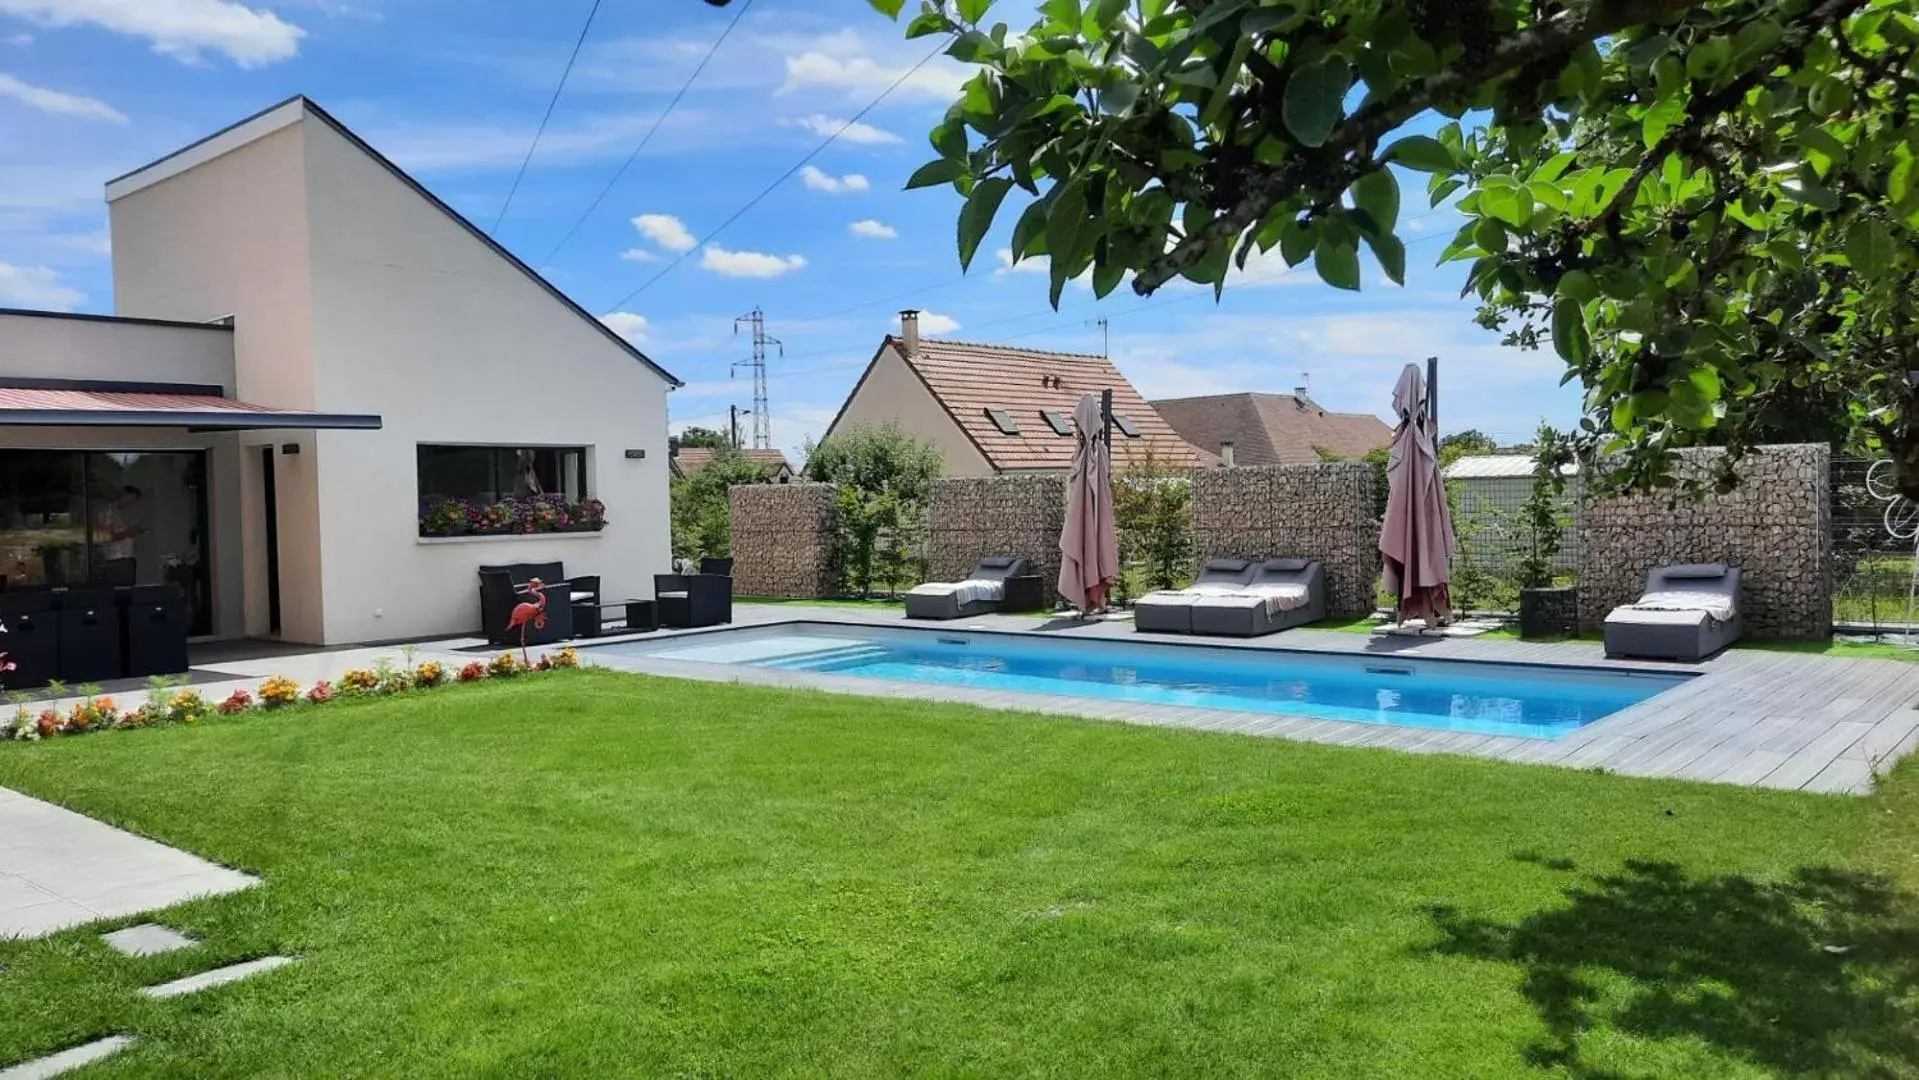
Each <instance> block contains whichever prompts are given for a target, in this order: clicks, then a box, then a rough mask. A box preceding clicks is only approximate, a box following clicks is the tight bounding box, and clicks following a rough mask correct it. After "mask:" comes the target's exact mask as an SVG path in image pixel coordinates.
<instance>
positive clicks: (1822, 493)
mask: <svg viewBox="0 0 1919 1080" xmlns="http://www.w3.org/2000/svg"><path fill="white" fill-rule="evenodd" d="M1722 453H1723V451H1720V450H1714V449H1697V450H1685V451H1681V454H1680V456H1681V460H1680V463H1679V465H1678V466H1677V467H1676V468H1675V469H1674V473H1675V475H1676V476H1678V477H1681V478H1687V477H1699V478H1704V477H1706V476H1707V475H1709V473H1710V470H1711V468H1712V464H1713V461H1714V460H1715V458H1716V457H1717V456H1718V455H1720V454H1722ZM1830 467H1831V450H1830V449H1829V448H1828V447H1826V446H1824V445H1820V444H1816V443H1805V444H1794V445H1790V446H1766V447H1760V448H1758V449H1756V450H1754V451H1753V452H1752V453H1750V454H1748V455H1747V457H1746V459H1745V460H1744V461H1743V462H1741V463H1740V466H1739V476H1740V484H1739V486H1738V487H1737V488H1735V489H1734V490H1733V491H1732V492H1731V493H1729V494H1726V495H1707V496H1705V497H1704V498H1701V499H1697V500H1695V499H1692V498H1689V497H1687V496H1685V495H1676V494H1671V493H1654V494H1650V495H1631V496H1623V497H1609V498H1599V497H1596V498H1589V499H1587V500H1585V501H1584V502H1583V503H1582V504H1581V506H1580V532H1581V535H1582V538H1583V540H1584V551H1583V552H1582V557H1581V565H1580V569H1579V624H1580V627H1581V628H1582V629H1585V630H1597V629H1600V628H1601V627H1602V626H1603V625H1604V624H1605V619H1606V613H1607V612H1609V611H1611V610H1612V609H1613V608H1614V607H1617V606H1618V605H1620V604H1627V603H1631V602H1632V601H1634V600H1637V599H1638V598H1639V594H1640V591H1641V590H1642V589H1644V588H1645V584H1646V572H1647V571H1648V570H1650V569H1652V568H1653V567H1655V566H1663V565H1666V564H1669V563H1692V562H1723V563H1730V564H1732V565H1734V566H1737V567H1739V568H1740V570H1741V576H1740V588H1741V590H1742V593H1743V600H1742V604H1743V614H1744V618H1745V632H1746V633H1747V634H1748V635H1750V636H1753V637H1792V638H1821V637H1825V636H1826V635H1827V634H1829V633H1831V632H1832V567H1831V562H1830V552H1831V546H1832V545H1831V543H1830V534H1831V531H1832V530H1831V525H1832V505H1831V488H1830V485H1829V483H1828V480H1827V473H1828V470H1829V469H1830Z"/></svg>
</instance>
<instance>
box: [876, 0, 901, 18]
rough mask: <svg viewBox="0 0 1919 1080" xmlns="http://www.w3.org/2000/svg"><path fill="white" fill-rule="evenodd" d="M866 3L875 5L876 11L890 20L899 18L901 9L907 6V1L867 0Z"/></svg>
mask: <svg viewBox="0 0 1919 1080" xmlns="http://www.w3.org/2000/svg"><path fill="white" fill-rule="evenodd" d="M866 2H867V3H869V4H871V5H873V10H874V11H877V12H879V13H880V14H881V15H884V16H886V17H887V18H889V19H897V18H899V17H900V9H901V8H903V7H905V6H906V0H866Z"/></svg>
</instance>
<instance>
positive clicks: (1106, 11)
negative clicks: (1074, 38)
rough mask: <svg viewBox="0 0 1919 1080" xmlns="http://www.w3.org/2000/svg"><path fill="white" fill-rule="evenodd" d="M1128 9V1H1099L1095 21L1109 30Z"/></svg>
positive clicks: (1094, 10)
mask: <svg viewBox="0 0 1919 1080" xmlns="http://www.w3.org/2000/svg"><path fill="white" fill-rule="evenodd" d="M989 2H990V0H989ZM1126 7H1127V0H1099V6H1098V7H1096V8H1094V9H1093V21H1094V22H1096V23H1098V24H1099V28H1100V29H1101V30H1106V29H1109V28H1110V27H1111V26H1112V25H1113V23H1115V22H1117V21H1118V20H1119V17H1120V16H1121V15H1123V14H1125V13H1126Z"/></svg>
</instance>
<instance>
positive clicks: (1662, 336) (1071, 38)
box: [871, 0, 1919, 497]
mask: <svg viewBox="0 0 1919 1080" xmlns="http://www.w3.org/2000/svg"><path fill="white" fill-rule="evenodd" d="M871 2H872V3H873V5H874V6H875V7H877V8H879V9H880V10H882V11H885V12H887V13H889V14H894V15H897V14H898V12H899V10H900V8H901V7H902V6H903V5H904V2H905V0H871ZM992 4H993V0H922V2H921V5H920V9H919V12H918V14H917V15H916V16H915V17H914V18H913V19H912V21H911V25H910V26H909V28H908V30H907V33H908V36H909V37H922V36H927V35H936V34H947V35H951V38H952V40H951V44H950V45H949V46H948V48H947V50H946V51H947V52H948V53H949V54H950V55H951V56H953V57H955V58H956V59H959V60H961V61H965V62H968V63H972V64H976V65H978V66H979V68H980V70H979V71H978V73H977V74H975V75H974V76H973V77H972V78H971V79H970V80H969V81H968V82H967V83H966V86H965V89H964V94H963V96H962V98H961V99H960V100H959V101H958V102H956V103H955V104H954V105H953V106H952V108H951V109H950V110H948V112H947V114H946V117H945V119H944V121H943V122H942V123H941V124H940V125H939V126H938V127H936V128H934V129H933V131H932V133H931V141H932V143H933V146H934V148H935V149H936V150H937V152H938V154H939V156H938V157H937V158H936V159H935V160H933V161H932V162H930V163H929V164H927V165H925V166H924V167H922V168H921V169H919V171H918V172H916V173H915V174H914V175H913V177H912V179H911V181H910V182H909V184H908V186H909V187H928V186H934V185H940V184H946V185H950V186H951V187H952V188H953V189H954V190H955V191H957V192H958V193H959V194H960V195H961V196H963V197H964V199H965V202H964V205H963V207H962V208H961V210H960V213H959V228H958V239H959V255H960V261H961V262H962V263H963V264H965V263H970V261H971V260H972V257H973V255H974V253H975V252H976V251H977V249H978V246H979V244H980V241H981V239H982V238H983V237H984V236H985V234H986V232H987V230H988V228H989V227H990V226H991V224H992V222H993V219H994V218H995V216H997V214H998V211H999V209H1000V205H1001V203H1002V202H1003V201H1004V200H1005V199H1006V197H1007V195H1008V194H1009V192H1010V191H1011V190H1012V189H1013V188H1015V187H1018V188H1020V189H1022V190H1023V191H1024V192H1026V193H1027V194H1028V195H1029V196H1031V197H1032V198H1031V201H1030V202H1029V203H1028V204H1027V205H1026V206H1025V208H1024V209H1023V210H1022V211H1021V213H1020V215H1019V217H1018V221H1017V224H1016V225H1015V226H1014V228H1013V231H1012V237H1011V244H1010V246H1011V248H1012V251H1013V255H1014V258H1016V259H1024V258H1033V257H1037V256H1046V257H1047V258H1048V259H1049V260H1050V267H1051V276H1052V297H1053V302H1054V303H1055V304H1057V303H1058V300H1059V295H1060V290H1061V289H1062V288H1063V287H1064V285H1065V283H1066V282H1067V281H1069V280H1072V279H1073V278H1075V277H1078V276H1079V275H1080V274H1082V273H1084V272H1086V271H1087V270H1088V269H1089V268H1090V270H1091V272H1092V281H1093V286H1094V291H1095V292H1096V293H1097V294H1099V295H1101V296H1104V295H1106V294H1107V293H1108V292H1110V291H1111V290H1112V289H1114V288H1115V287H1116V286H1118V285H1119V283H1120V282H1121V281H1122V280H1123V279H1125V278H1126V277H1127V276H1128V275H1129V274H1130V275H1131V276H1132V284H1133V288H1134V290H1135V291H1136V292H1138V293H1141V294H1149V293H1151V292H1153V291H1154V290H1155V289H1157V288H1159V287H1160V286H1161V285H1163V284H1165V283H1166V282H1167V281H1170V280H1172V279H1174V278H1177V277H1184V278H1187V279H1189V280H1192V281H1196V282H1202V283H1206V284H1210V285H1212V286H1213V287H1214V288H1215V289H1216V290H1217V289H1220V288H1222V287H1223V285H1224V283H1225V279H1226V275H1227V272H1228V268H1229V266H1230V265H1231V264H1233V263H1234V262H1235V261H1237V262H1238V263H1239V264H1240V265H1241V266H1243V265H1244V263H1245V260H1246V258H1247V257H1248V256H1249V254H1250V253H1251V252H1252V251H1253V250H1255V249H1257V250H1259V251H1261V252H1265V251H1268V250H1271V249H1272V248H1274V247H1277V248H1278V249H1279V251H1280V253H1281V255H1282V257H1283V258H1284V260H1285V261H1286V262H1287V263H1288V264H1289V265H1297V264H1299V263H1301V262H1304V261H1305V260H1307V259H1308V258H1310V259H1311V260H1312V262H1313V265H1314V267H1315V269H1316V270H1317V271H1318V273H1319V276H1320V277H1321V278H1323V279H1324V280H1325V281H1326V282H1328V283H1329V284H1331V285H1334V286H1336V287H1339V288H1346V289H1356V288H1358V287H1359V250H1360V248H1361V247H1362V246H1363V247H1365V248H1366V249H1368V250H1369V251H1370V252H1371V254H1372V257H1373V258H1374V259H1375V260H1376V261H1377V262H1378V264H1379V266H1380V269H1381V270H1382V271H1383V273H1384V274H1385V276H1386V277H1388V278H1390V279H1391V280H1393V281H1395V282H1398V281H1402V280H1403V277H1404V272H1405V261H1406V252H1405V246H1404V244H1403V243H1402V242H1401V240H1400V239H1399V236H1398V234H1397V232H1396V225H1397V222H1398V220H1399V217H1400V203H1401V201H1402V197H1401V190H1400V184H1401V180H1402V177H1403V176H1405V175H1406V174H1408V173H1425V174H1429V177H1430V179H1429V182H1428V184H1427V192H1428V194H1429V198H1430V201H1431V202H1432V203H1433V204H1434V205H1437V204H1438V203H1440V202H1441V201H1443V200H1445V199H1447V198H1449V197H1452V196H1454V195H1458V196H1460V197H1459V200H1458V203H1457V205H1458V208H1459V210H1460V212H1461V213H1463V214H1465V215H1466V216H1467V218H1468V219H1469V220H1468V221H1467V222H1466V224H1465V226H1464V227H1462V228H1461V229H1460V230H1459V232H1458V234H1457V235H1456V236H1455V237H1454V238H1453V241H1452V244H1451V245H1450V246H1449V247H1448V248H1447V250H1446V251H1445V253H1444V254H1443V255H1442V256H1441V258H1442V259H1443V260H1464V261H1468V262H1469V263H1470V264H1471V265H1470V269H1469V271H1468V276H1467V291H1468V292H1469V293H1472V294H1476V295H1477V296H1478V297H1479V298H1480V300H1481V302H1482V304H1483V308H1482V310H1481V314H1480V319H1481V321H1482V322H1483V323H1484V324H1485V325H1488V326H1491V327H1495V328H1500V329H1503V330H1504V331H1505V332H1506V335H1507V340H1508V341H1509V342H1510V343H1511V344H1513V345H1516V346H1520V347H1537V346H1540V345H1542V344H1547V343H1549V344H1550V347H1551V348H1553V349H1554V350H1555V351H1556V352H1557V353H1558V354H1559V356H1560V357H1561V359H1562V360H1563V361H1564V362H1565V364H1566V366H1567V377H1568V378H1569V379H1578V380H1580V382H1581V383H1582V385H1583V386H1584V387H1585V388H1586V392H1587V397H1586V401H1587V407H1586V415H1585V417H1584V418H1583V420H1582V421H1581V424H1580V429H1579V431H1578V433H1577V438H1578V439H1579V440H1580V442H1581V447H1582V449H1583V450H1586V451H1589V452H1590V451H1593V450H1607V451H1613V452H1617V453H1618V454H1619V455H1620V456H1619V457H1616V458H1613V459H1612V460H1613V461H1615V462H1616V463H1619V464H1618V466H1617V467H1616V468H1614V469H1613V470H1612V471H1611V472H1610V473H1609V474H1608V475H1606V476H1604V477H1598V478H1596V479H1598V480H1600V481H1601V482H1606V481H1610V482H1613V483H1618V484H1637V485H1651V486H1660V485H1665V484H1670V483H1672V482H1673V479H1672V476H1671V473H1670V469H1669V464H1670V451H1671V450H1672V449H1673V448H1675V447H1679V446H1685V445H1690V444H1698V443H1705V442H1714V443H1718V444H1721V445H1726V446H1728V447H1731V448H1732V449H1734V450H1735V451H1738V450H1741V449H1743V448H1745V447H1746V446H1748V445H1750V444H1751V443H1752V441H1753V440H1754V439H1755V438H1756V437H1757V436H1758V434H1759V432H1760V431H1761V429H1762V427H1763V423H1764V421H1765V419H1766V418H1767V417H1768V416H1776V415H1777V412H1778V410H1779V408H1780V406H1782V405H1786V404H1789V403H1791V402H1792V401H1794V400H1795V399H1797V398H1799V397H1800V396H1801V395H1804V394H1807V393H1809V392H1810V393H1813V394H1833V393H1835V392H1837V393H1838V394H1839V395H1840V396H1841V397H1842V399H1843V400H1844V401H1845V403H1846V412H1845V420H1846V428H1847V434H1848V436H1849V438H1850V440H1851V441H1852V442H1854V443H1855V444H1856V445H1857V446H1859V447H1860V448H1863V449H1883V450H1884V451H1885V452H1889V453H1891V454H1892V455H1893V457H1894V458H1895V459H1896V460H1897V461H1898V463H1899V478H1900V483H1901V486H1902V488H1903V489H1904V490H1905V491H1906V493H1907V494H1909V495H1913V496H1915V497H1919V380H1916V379H1915V378H1914V377H1913V376H1911V375H1910V374H1909V372H1908V367H1909V366H1911V363H1910V358H1911V357H1912V356H1913V355H1914V353H1915V351H1919V350H1916V349H1915V346H1919V334H1916V333H1915V330H1914V322H1913V320H1912V319H1911V318H1910V317H1909V316H1908V315H1907V312H1906V304H1905V299H1906V297H1908V296H1910V295H1912V293H1913V291H1914V286H1915V285H1919V253H1916V252H1915V249H1914V239H1915V237H1914V228H1915V224H1916V223H1919V185H1915V183H1914V179H1915V170H1916V169H1919V166H1916V165H1915V160H1914V159H1915V154H1916V152H1919V126H1916V125H1915V124H1914V122H1913V116H1912V109H1913V105H1914V103H1915V100H1916V99H1919V74H1915V70H1916V64H1915V61H1916V60H1919V56H1916V55H1915V50H1916V49H1919V0H1451V2H1442V0H1364V2H1362V0H1316V2H1301V0H1084V2H1082V0H1045V3H1044V4H1043V5H1042V6H1041V8H1040V14H1039V16H1038V18H1037V20H1035V21H1032V22H1031V24H1030V25H1029V26H1028V27H1027V28H1026V29H1025V30H1024V31H1023V32H1020V33H1012V32H1010V31H1009V29H1008V27H1007V26H1006V24H1004V23H989V21H988V19H987V15H988V12H989V9H990V8H991V7H992ZM1468 114H1471V116H1472V117H1473V118H1474V121H1475V124H1474V126H1473V128H1472V130H1471V131H1468V130H1467V129H1466V128H1464V127H1462V126H1461V123H1460V120H1461V118H1463V117H1466V116H1468ZM1482 118H1483V120H1482Z"/></svg>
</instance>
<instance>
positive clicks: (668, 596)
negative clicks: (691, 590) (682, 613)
mask: <svg viewBox="0 0 1919 1080" xmlns="http://www.w3.org/2000/svg"><path fill="white" fill-rule="evenodd" d="M660 599H662V600H684V599H686V593H685V592H684V591H680V592H663V593H661V594H660Z"/></svg>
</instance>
